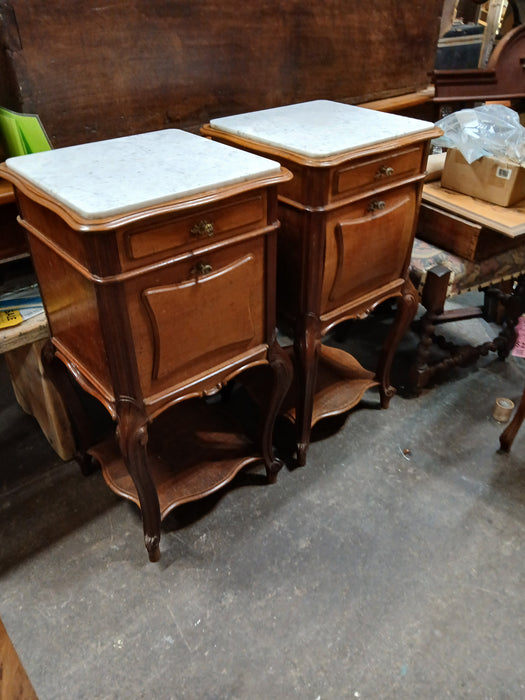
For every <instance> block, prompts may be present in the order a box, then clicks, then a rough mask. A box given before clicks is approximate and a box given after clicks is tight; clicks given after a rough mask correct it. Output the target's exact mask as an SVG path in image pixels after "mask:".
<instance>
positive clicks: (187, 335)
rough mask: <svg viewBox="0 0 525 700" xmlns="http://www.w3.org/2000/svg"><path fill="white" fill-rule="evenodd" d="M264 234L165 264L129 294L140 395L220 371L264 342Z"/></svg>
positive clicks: (156, 392)
mask: <svg viewBox="0 0 525 700" xmlns="http://www.w3.org/2000/svg"><path fill="white" fill-rule="evenodd" d="M264 243H265V237H264V236H258V237H256V238H254V239H251V240H249V241H245V242H243V243H241V244H233V245H230V246H225V247H223V248H221V249H218V250H215V251H213V252H211V253H209V252H208V253H204V254H203V255H202V256H201V255H199V254H198V253H197V254H196V255H195V257H194V258H193V259H191V260H188V261H185V262H183V263H178V264H176V265H172V266H168V268H167V269H165V270H164V271H163V272H162V274H161V275H159V274H158V273H157V275H156V276H155V279H148V278H147V277H146V278H145V279H144V280H143V282H142V283H141V285H140V286H137V287H136V288H135V291H134V293H133V295H132V296H133V298H134V301H133V303H132V306H133V307H134V308H135V312H134V317H133V318H132V324H133V328H134V335H135V347H136V351H137V355H138V357H137V360H138V367H139V371H140V374H141V383H142V388H143V392H144V395H145V396H152V395H156V394H159V393H160V392H162V391H164V390H166V389H167V388H172V387H177V386H182V385H184V384H188V383H191V382H192V381H193V380H196V379H198V378H199V377H202V376H204V375H209V374H212V373H214V372H218V374H217V377H218V378H219V379H220V376H219V375H220V374H221V371H222V370H221V367H222V368H224V373H225V374H227V368H228V365H229V363H230V362H232V361H233V360H235V358H237V357H239V356H241V355H243V353H246V352H248V351H249V350H250V349H251V348H254V347H256V346H258V345H260V344H262V343H264V342H265V335H264V331H265V319H266V308H265V299H266V293H265V285H266V281H265V270H264V265H265V254H264Z"/></svg>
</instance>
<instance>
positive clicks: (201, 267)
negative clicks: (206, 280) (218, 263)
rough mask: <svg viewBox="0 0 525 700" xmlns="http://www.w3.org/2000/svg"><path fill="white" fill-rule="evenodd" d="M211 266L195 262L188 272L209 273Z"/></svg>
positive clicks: (195, 273) (196, 273) (193, 273)
mask: <svg viewBox="0 0 525 700" xmlns="http://www.w3.org/2000/svg"><path fill="white" fill-rule="evenodd" d="M212 269H213V268H212V266H211V265H210V264H209V263H197V265H194V266H193V267H192V268H191V270H190V274H191V275H209V274H210V272H211V271H212Z"/></svg>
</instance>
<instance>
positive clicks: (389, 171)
mask: <svg viewBox="0 0 525 700" xmlns="http://www.w3.org/2000/svg"><path fill="white" fill-rule="evenodd" d="M393 174H394V168H391V167H390V166H389V165H382V166H381V167H380V168H379V170H378V171H377V173H376V177H375V179H376V180H380V179H381V178H382V177H392V175H393Z"/></svg>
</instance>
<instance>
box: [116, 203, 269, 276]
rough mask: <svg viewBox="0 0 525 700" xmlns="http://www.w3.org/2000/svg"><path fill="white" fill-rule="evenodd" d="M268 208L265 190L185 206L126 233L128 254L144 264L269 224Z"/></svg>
mask: <svg viewBox="0 0 525 700" xmlns="http://www.w3.org/2000/svg"><path fill="white" fill-rule="evenodd" d="M266 209H267V204H266V193H265V192H264V191H255V192H251V193H248V194H243V195H242V196H240V197H235V198H230V199H228V200H226V201H224V202H223V203H219V204H216V205H215V206H212V207H209V206H208V207H199V208H198V209H196V210H195V211H193V212H192V213H191V214H188V213H187V210H186V211H185V212H184V214H181V215H178V216H177V215H170V216H168V217H164V218H161V219H159V221H158V222H157V223H156V225H154V226H152V224H151V221H149V222H148V223H147V224H145V225H144V227H142V228H140V227H139V228H133V230H131V231H128V232H126V233H125V234H124V236H125V244H124V247H125V258H126V257H127V259H128V261H140V263H141V264H144V263H146V262H154V261H155V260H158V259H161V258H164V257H166V256H172V255H177V254H179V253H183V252H184V251H186V250H194V249H196V248H198V247H201V246H204V245H210V244H213V243H214V242H216V241H220V240H222V239H225V238H227V237H229V236H233V235H240V234H242V233H243V232H245V231H249V230H252V229H254V228H258V227H259V226H264V225H266ZM122 263H123V267H124V269H125V268H126V267H129V263H128V265H126V260H125V259H124V260H123V261H122Z"/></svg>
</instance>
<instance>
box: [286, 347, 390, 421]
mask: <svg viewBox="0 0 525 700" xmlns="http://www.w3.org/2000/svg"><path fill="white" fill-rule="evenodd" d="M290 351H292V352H293V349H292V348H291V349H290ZM295 375H296V376H295V378H294V382H293V383H292V387H291V389H290V392H289V395H288V397H287V398H286V400H285V402H284V405H283V409H282V413H283V414H284V415H285V416H286V417H287V418H288V419H289V420H292V421H295V406H296V401H297V399H296V396H297V386H296V380H297V373H295ZM374 377H375V375H374V372H371V371H370V370H367V369H365V368H364V367H363V366H362V365H361V364H360V363H359V362H358V361H357V360H356V359H355V357H353V355H351V354H350V353H348V352H346V351H345V350H340V349H339V348H333V347H330V346H328V345H320V346H319V362H318V366H317V383H316V387H315V396H314V406H313V412H312V421H311V427H313V426H314V425H315V424H316V423H317V422H318V421H320V420H321V419H322V418H328V417H330V416H337V415H340V414H341V413H345V412H346V411H349V410H350V409H351V408H353V407H354V406H356V405H357V404H358V403H359V402H360V401H361V399H362V398H363V395H364V393H365V392H366V391H367V390H368V389H371V388H372V387H374V386H379V382H377V381H376V380H375V378H374Z"/></svg>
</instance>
